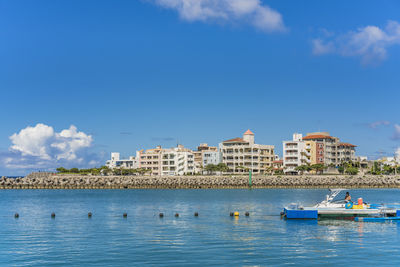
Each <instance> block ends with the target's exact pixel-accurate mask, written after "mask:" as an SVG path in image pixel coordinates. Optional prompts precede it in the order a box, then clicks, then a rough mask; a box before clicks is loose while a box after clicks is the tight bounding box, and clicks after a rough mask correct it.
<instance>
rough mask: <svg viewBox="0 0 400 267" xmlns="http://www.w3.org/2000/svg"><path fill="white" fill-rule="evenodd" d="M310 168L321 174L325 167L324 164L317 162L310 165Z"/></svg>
mask: <svg viewBox="0 0 400 267" xmlns="http://www.w3.org/2000/svg"><path fill="white" fill-rule="evenodd" d="M311 169H312V170H315V171H316V173H317V174H321V173H322V172H323V170H324V169H325V166H324V164H321V163H317V164H313V165H311Z"/></svg>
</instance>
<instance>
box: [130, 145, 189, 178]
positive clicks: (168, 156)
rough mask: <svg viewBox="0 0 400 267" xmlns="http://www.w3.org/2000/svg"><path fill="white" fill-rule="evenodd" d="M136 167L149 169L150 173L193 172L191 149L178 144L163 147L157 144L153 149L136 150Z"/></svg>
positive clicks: (179, 173) (176, 173)
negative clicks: (171, 146) (172, 146)
mask: <svg viewBox="0 0 400 267" xmlns="http://www.w3.org/2000/svg"><path fill="white" fill-rule="evenodd" d="M136 159H137V166H138V168H144V169H147V170H150V174H151V175H184V174H194V173H195V164H194V154H193V151H192V150H190V149H188V148H185V147H183V146H182V145H178V146H177V147H174V148H168V149H164V148H161V146H157V147H156V148H154V149H148V150H146V151H144V150H140V151H137V152H136Z"/></svg>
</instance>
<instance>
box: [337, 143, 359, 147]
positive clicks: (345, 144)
mask: <svg viewBox="0 0 400 267" xmlns="http://www.w3.org/2000/svg"><path fill="white" fill-rule="evenodd" d="M339 146H347V147H356V145H352V144H350V143H339Z"/></svg>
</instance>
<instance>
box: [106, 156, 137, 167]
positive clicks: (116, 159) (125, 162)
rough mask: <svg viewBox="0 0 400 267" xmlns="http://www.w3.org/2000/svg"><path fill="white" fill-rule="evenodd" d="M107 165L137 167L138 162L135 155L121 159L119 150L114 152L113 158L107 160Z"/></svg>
mask: <svg viewBox="0 0 400 267" xmlns="http://www.w3.org/2000/svg"><path fill="white" fill-rule="evenodd" d="M106 167H108V168H110V169H114V168H124V169H135V168H136V167H137V162H136V159H135V157H133V156H131V157H129V159H120V154H119V153H118V152H112V153H111V159H110V160H107V161H106Z"/></svg>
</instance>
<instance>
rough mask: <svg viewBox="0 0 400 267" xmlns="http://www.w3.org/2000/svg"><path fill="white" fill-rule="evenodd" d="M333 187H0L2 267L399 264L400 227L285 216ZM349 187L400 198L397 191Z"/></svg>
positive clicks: (377, 199) (375, 196) (376, 199)
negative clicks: (296, 205) (282, 214)
mask: <svg viewBox="0 0 400 267" xmlns="http://www.w3.org/2000/svg"><path fill="white" fill-rule="evenodd" d="M327 193H328V190H326V189H252V190H248V189H232V190H231V189H221V190H218V189H209V190H187V189H186V190H161V189H160V190H1V191H0V206H1V209H0V240H1V242H0V266H66V265H67V266H143V265H149V266H217V265H218V266H271V265H273V266H287V265H303V266H320V265H326V266H328V265H330V266H338V265H342V266H384V265H387V266H399V265H400V223H397V222H386V223H367V222H354V221H340V220H323V221H307V220H305V221H297V220H296V221H289V220H288V221H285V220H282V219H281V218H280V216H279V213H280V212H281V211H282V208H283V207H284V206H286V205H288V204H290V203H292V202H300V203H302V204H304V205H310V204H315V203H316V202H318V201H320V200H322V199H323V198H325V195H326V194H327ZM350 193H351V195H352V196H353V199H356V198H358V197H363V199H364V201H367V202H371V203H392V204H399V202H400V190H397V189H363V190H350ZM234 211H238V212H239V213H240V216H239V217H238V218H233V217H230V216H229V214H230V212H234ZM88 212H91V213H92V214H93V215H92V217H91V218H88ZM195 212H198V213H199V216H198V217H195V216H194V213H195ZM245 212H249V214H250V216H248V217H246V216H245ZM15 213H18V214H19V218H14V214H15ZM51 213H55V217H54V218H52V217H51ZM124 213H127V216H126V217H125V218H124V217H123V214H124ZM159 213H163V214H164V217H162V218H160V217H159ZM176 213H178V214H179V217H175V214H176Z"/></svg>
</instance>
